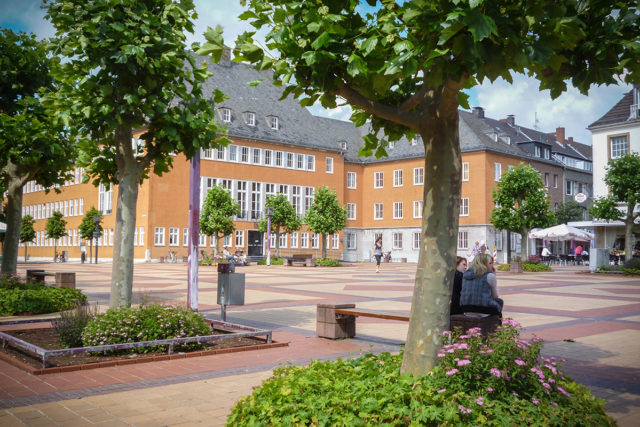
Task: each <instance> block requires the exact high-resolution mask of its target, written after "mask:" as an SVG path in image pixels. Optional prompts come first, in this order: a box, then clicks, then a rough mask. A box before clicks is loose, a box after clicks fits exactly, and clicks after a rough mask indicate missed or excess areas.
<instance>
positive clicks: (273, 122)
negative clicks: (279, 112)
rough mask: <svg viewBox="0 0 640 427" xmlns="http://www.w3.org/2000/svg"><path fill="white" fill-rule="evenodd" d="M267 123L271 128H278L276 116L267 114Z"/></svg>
mask: <svg viewBox="0 0 640 427" xmlns="http://www.w3.org/2000/svg"><path fill="white" fill-rule="evenodd" d="M267 123H268V124H269V127H270V128H271V129H275V130H278V129H279V128H280V123H279V122H278V116H267Z"/></svg>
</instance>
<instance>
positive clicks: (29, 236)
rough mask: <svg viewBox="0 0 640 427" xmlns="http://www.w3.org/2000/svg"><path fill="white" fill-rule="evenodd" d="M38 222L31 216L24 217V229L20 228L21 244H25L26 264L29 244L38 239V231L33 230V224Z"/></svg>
mask: <svg viewBox="0 0 640 427" xmlns="http://www.w3.org/2000/svg"><path fill="white" fill-rule="evenodd" d="M35 222H36V221H35V220H34V219H33V217H32V216H31V215H25V216H23V217H22V227H21V228H20V243H24V262H27V246H29V242H33V240H34V239H35V238H36V231H35V230H34V229H33V224H34V223H35Z"/></svg>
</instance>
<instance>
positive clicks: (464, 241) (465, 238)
mask: <svg viewBox="0 0 640 427" xmlns="http://www.w3.org/2000/svg"><path fill="white" fill-rule="evenodd" d="M458 249H469V232H468V231H459V232H458Z"/></svg>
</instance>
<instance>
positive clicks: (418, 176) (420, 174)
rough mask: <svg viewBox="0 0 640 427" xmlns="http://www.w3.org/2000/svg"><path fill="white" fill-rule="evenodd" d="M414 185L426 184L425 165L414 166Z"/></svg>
mask: <svg viewBox="0 0 640 427" xmlns="http://www.w3.org/2000/svg"><path fill="white" fill-rule="evenodd" d="M413 185H424V167H420V168H413Z"/></svg>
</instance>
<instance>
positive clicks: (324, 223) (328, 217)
mask: <svg viewBox="0 0 640 427" xmlns="http://www.w3.org/2000/svg"><path fill="white" fill-rule="evenodd" d="M304 222H305V223H307V225H308V226H309V229H310V230H311V231H313V232H314V233H321V234H322V258H326V257H327V236H328V235H330V234H333V233H337V232H338V231H340V230H342V229H343V228H344V226H345V225H347V209H346V208H345V207H344V205H343V204H342V203H340V201H339V200H338V195H337V194H336V192H335V190H329V187H326V186H325V187H320V188H318V189H317V190H316V195H315V197H314V199H313V203H312V204H311V207H310V208H309V210H308V211H307V213H306V215H305V216H304Z"/></svg>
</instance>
